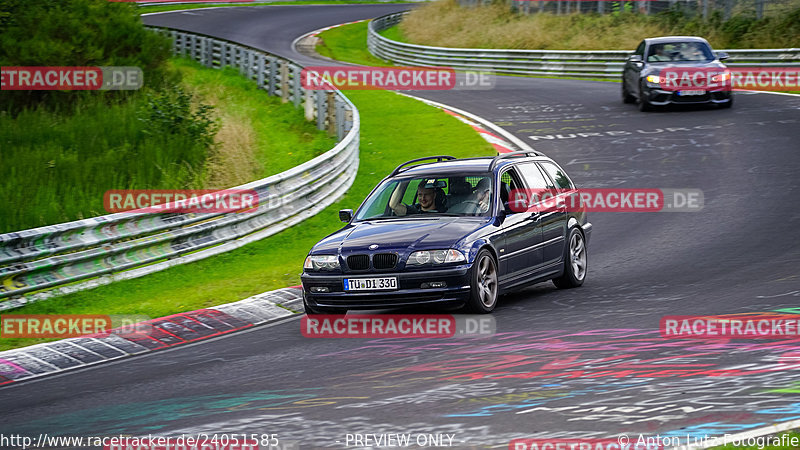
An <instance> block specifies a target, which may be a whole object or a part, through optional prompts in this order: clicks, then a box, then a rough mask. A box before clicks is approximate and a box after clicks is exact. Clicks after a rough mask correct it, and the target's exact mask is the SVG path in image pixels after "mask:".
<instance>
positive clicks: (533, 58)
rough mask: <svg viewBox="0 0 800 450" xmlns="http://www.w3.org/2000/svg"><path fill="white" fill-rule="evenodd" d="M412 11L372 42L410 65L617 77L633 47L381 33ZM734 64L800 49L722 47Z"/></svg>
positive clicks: (776, 60)
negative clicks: (517, 45)
mask: <svg viewBox="0 0 800 450" xmlns="http://www.w3.org/2000/svg"><path fill="white" fill-rule="evenodd" d="M406 13H407V12H399V13H393V14H387V15H385V16H381V17H378V18H376V19H374V20H373V21H371V22H370V23H369V31H368V34H367V47H368V48H369V51H370V52H371V53H372V54H373V55H375V56H377V57H378V58H381V59H384V60H387V61H391V62H393V63H395V64H401V65H408V66H427V67H431V66H439V67H452V68H454V69H456V70H475V71H487V72H495V73H508V74H520V75H551V76H570V77H586V78H610V79H617V78H620V77H621V76H622V68H623V66H624V64H625V59H626V58H627V57H628V55H630V54H631V52H628V51H619V50H591V51H590V50H498V49H481V48H447V47H429V46H425V45H415V44H407V43H404V42H397V41H393V40H391V39H387V38H386V37H384V36H381V35H380V34H379V32H380V31H383V30H385V29H387V28H390V27H391V26H393V25H396V24H397V23H398V22H400V19H401V18H402V17H403V15H404V14H406ZM722 51H725V52H728V54H729V55H730V59H728V60H727V61H725V64H727V65H728V66H730V67H736V66H740V67H742V66H747V67H769V66H780V67H800V48H783V49H763V50H722Z"/></svg>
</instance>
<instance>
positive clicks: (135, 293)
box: [0, 91, 494, 350]
mask: <svg viewBox="0 0 800 450" xmlns="http://www.w3.org/2000/svg"><path fill="white" fill-rule="evenodd" d="M346 95H347V96H348V97H349V98H351V99H352V100H353V102H354V103H355V104H356V107H357V108H358V109H359V111H360V113H361V121H362V123H361V126H362V131H361V153H360V165H359V168H358V176H357V178H356V181H355V184H354V185H353V187H352V188H351V189H350V190H349V191H348V192H347V194H346V195H345V196H344V197H343V198H342V199H341V200H340V201H338V202H337V203H336V204H334V205H332V206H330V207H328V208H326V209H325V210H324V211H323V212H321V213H320V214H318V215H316V216H314V217H312V218H311V219H308V220H306V221H305V222H303V223H301V224H299V225H297V226H295V227H292V228H291V229H289V230H286V231H283V232H281V233H279V234H276V235H274V236H272V237H269V238H267V239H264V240H261V241H259V242H256V243H253V244H250V245H247V246H246V247H244V248H241V249H238V250H235V251H232V252H228V253H225V254H223V255H219V256H214V257H212V258H208V259H204V260H202V261H198V262H195V263H192V264H187V265H184V266H178V267H174V268H171V269H169V270H165V271H163V272H158V273H155V274H152V275H148V276H146V277H144V278H139V279H134V280H128V281H122V282H119V283H114V284H111V285H107V286H101V287H98V288H96V289H92V290H89V291H83V292H78V293H75V294H71V295H67V296H63V297H58V298H55V299H50V300H46V301H43V302H39V303H34V304H31V305H28V306H25V307H23V308H19V309H15V310H13V314H55V313H59V314H146V315H148V316H150V317H160V316H164V315H168V314H173V313H177V312H181V311H189V310H194V309H198V308H204V307H209V306H213V305H219V304H222V303H228V302H232V301H236V300H241V299H243V298H245V297H248V296H251V295H254V294H257V293H260V292H264V291H268V290H271V289H278V288H283V287H286V286H292V285H296V284H299V280H300V272H301V271H302V264H303V259H304V258H305V256H306V254H307V253H308V250H309V249H310V248H311V246H312V245H313V244H314V243H316V242H317V240H319V239H320V238H322V237H323V236H325V235H327V234H329V233H331V232H333V231H335V230H337V229H338V228H340V227H341V226H342V224H341V222H339V220H338V215H337V211H338V210H339V209H342V208H355V207H357V206H358V205H359V203H360V202H361V201H362V200H363V199H364V197H366V195H367V194H368V193H369V191H370V189H372V187H374V186H375V184H376V183H377V182H378V181H380V179H381V178H383V177H384V176H386V175H387V174H388V173H389V172H390V171H391V170H392V169H394V168H395V167H396V166H397V165H398V164H400V163H401V162H404V161H406V160H408V159H411V158H414V157H419V156H425V155H432V154H436V155H438V154H448V155H453V156H456V157H465V156H479V155H491V154H494V151H493V149H492V148H491V147H490V146H489V145H488V144H487V143H486V142H485V141H484V140H483V139H482V138H480V137H479V136H478V135H477V133H475V132H474V131H473V130H472V129H471V128H470V127H469V126H467V125H465V124H463V123H461V122H460V121H458V120H457V119H455V118H453V117H451V116H449V115H447V114H444V113H443V112H441V111H439V110H437V109H435V108H432V107H430V106H427V105H425V104H423V103H421V102H419V101H416V100H412V99H409V98H406V97H403V96H400V95H397V94H395V93H392V92H382V91H351V92H347V93H346ZM42 341H43V340H40V339H0V350H7V349H10V348H15V347H20V346H25V345H30V344H33V343H35V342H42Z"/></svg>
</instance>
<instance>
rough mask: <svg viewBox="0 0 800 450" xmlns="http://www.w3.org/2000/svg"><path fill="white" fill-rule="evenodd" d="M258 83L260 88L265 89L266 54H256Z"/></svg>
mask: <svg viewBox="0 0 800 450" xmlns="http://www.w3.org/2000/svg"><path fill="white" fill-rule="evenodd" d="M256 70H257V71H258V73H257V74H256V83H258V88H259V89H264V55H258V56H256Z"/></svg>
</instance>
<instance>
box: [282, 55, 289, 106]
mask: <svg viewBox="0 0 800 450" xmlns="http://www.w3.org/2000/svg"><path fill="white" fill-rule="evenodd" d="M281 101H282V102H283V103H287V102H288V101H289V62H288V61H284V60H281Z"/></svg>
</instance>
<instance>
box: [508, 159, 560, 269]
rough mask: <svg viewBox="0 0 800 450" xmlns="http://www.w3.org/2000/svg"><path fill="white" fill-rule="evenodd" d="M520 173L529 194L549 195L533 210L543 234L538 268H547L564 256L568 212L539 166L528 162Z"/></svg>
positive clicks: (523, 164) (541, 198)
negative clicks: (536, 213)
mask: <svg viewBox="0 0 800 450" xmlns="http://www.w3.org/2000/svg"><path fill="white" fill-rule="evenodd" d="M519 170H520V173H521V174H522V178H523V180H524V182H525V184H526V185H527V186H528V189H530V191H531V192H540V193H548V194H549V195H547V196H543V195H539V196H538V199H539V200H540V201H538V202H535V203H533V210H535V211H537V212H538V214H539V217H538V219H537V222H538V224H539V227H540V229H541V232H542V243H541V250H542V251H541V261H540V263H539V265H540V266H548V265H551V264H553V263H557V262H559V261H561V259H562V257H563V255H564V239H565V238H566V228H567V208H566V205H565V203H564V199H563V198H561V197H560V196H559V195H558V191H557V189H556V185H555V184H554V182H553V181H552V180H550V177H549V176H548V175H546V174H545V173H544V172H543V171H542V169H541V167H540V166H539V163H536V162H529V163H522V164H520V165H519Z"/></svg>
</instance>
